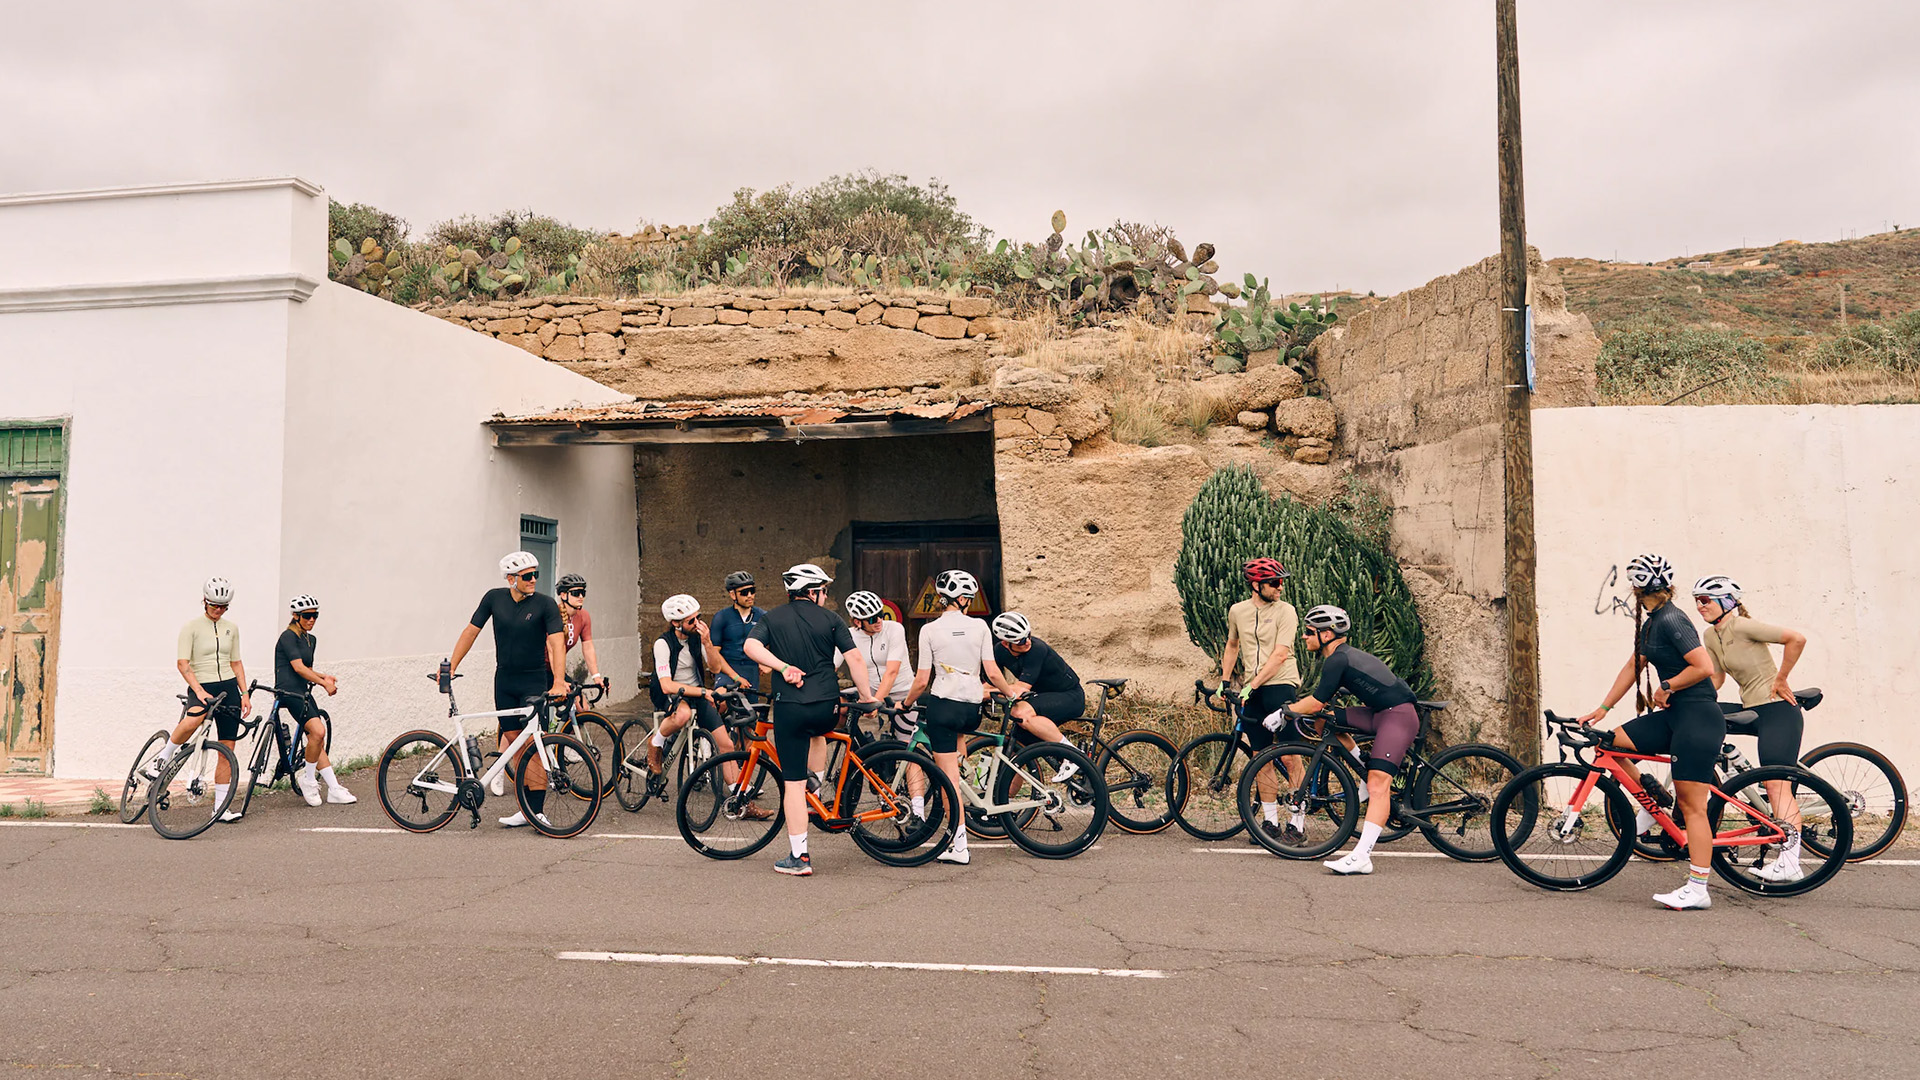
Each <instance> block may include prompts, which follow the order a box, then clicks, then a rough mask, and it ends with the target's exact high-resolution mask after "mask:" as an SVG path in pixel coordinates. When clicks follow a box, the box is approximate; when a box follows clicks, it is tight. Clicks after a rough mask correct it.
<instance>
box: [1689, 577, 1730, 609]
mask: <svg viewBox="0 0 1920 1080" xmlns="http://www.w3.org/2000/svg"><path fill="white" fill-rule="evenodd" d="M1693 595H1695V596H1711V597H1713V598H1714V599H1715V600H1718V601H1721V603H1722V606H1725V607H1733V606H1734V605H1736V604H1738V603H1739V602H1740V583H1739V582H1737V581H1735V580H1733V579H1732V578H1730V577H1728V576H1727V575H1725V574H1708V575H1707V576H1706V577H1703V578H1701V579H1700V580H1699V581H1696V582H1694V583H1693Z"/></svg>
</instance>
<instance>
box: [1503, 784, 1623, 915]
mask: <svg viewBox="0 0 1920 1080" xmlns="http://www.w3.org/2000/svg"><path fill="white" fill-rule="evenodd" d="M1594 771H1595V770H1594V769H1593V768H1592V767H1590V766H1586V765H1575V764H1571V763H1567V762H1555V763H1552V764H1547V765H1535V766H1534V767H1533V768H1531V769H1528V770H1526V771H1524V772H1522V773H1521V774H1520V775H1518V776H1516V777H1514V778H1513V780H1512V782H1510V783H1508V784H1507V786H1506V787H1504V788H1501V789H1500V794H1499V795H1498V796H1496V797H1495V798H1494V800H1493V826H1492V836H1493V846H1494V850H1496V851H1497V852H1498V853H1499V855H1500V861H1501V862H1503V863H1505V864H1506V866H1507V869H1509V870H1511V871H1513V872H1514V874H1515V875H1516V876H1517V877H1519V878H1520V880H1522V881H1524V882H1526V883H1528V884H1529V885H1537V886H1539V887H1540V888H1542V889H1551V890H1553V891H1555V892H1579V891H1581V890H1583V889H1591V888H1593V887H1594V886H1596V885H1599V884H1602V883H1603V882H1606V881H1607V880H1609V879H1611V878H1612V877H1613V876H1614V875H1615V874H1618V873H1619V872H1620V868H1621V867H1623V866H1625V865H1627V860H1628V859H1630V858H1632V857H1633V847H1632V845H1631V844H1629V843H1628V842H1627V840H1626V839H1625V838H1624V837H1622V836H1620V835H1619V834H1618V833H1616V832H1614V831H1613V829H1612V828H1610V827H1609V826H1608V825H1607V823H1606V815H1607V811H1606V810H1604V809H1602V807H1601V806H1595V805H1594V804H1593V793H1589V794H1588V797H1587V801H1586V802H1585V803H1584V804H1583V805H1581V806H1579V807H1571V806H1569V805H1568V802H1569V800H1570V799H1571V797H1572V795H1573V793H1574V791H1575V790H1576V789H1577V788H1578V787H1579V785H1580V784H1581V783H1583V782H1584V781H1585V780H1586V778H1587V774H1589V773H1591V772H1594ZM1593 791H1594V792H1595V793H1598V794H1599V796H1600V798H1601V800H1602V805H1603V806H1607V807H1611V808H1612V809H1613V810H1614V811H1615V812H1616V816H1618V815H1619V814H1627V815H1629V819H1630V815H1631V814H1632V809H1631V806H1632V803H1631V801H1630V800H1629V799H1628V798H1627V793H1626V791H1625V790H1623V789H1622V788H1621V787H1620V783H1619V781H1617V780H1615V779H1614V778H1613V777H1612V776H1609V775H1606V774H1604V773H1603V774H1602V775H1601V776H1600V778H1599V781H1598V782H1597V783H1596V784H1595V786H1594V789H1593ZM1576 844H1580V845H1584V846H1583V849H1582V850H1581V851H1578V852H1576V851H1574V850H1573V847H1574V845H1576ZM1578 867H1585V868H1586V869H1585V871H1584V872H1575V873H1555V872H1551V871H1554V870H1557V869H1561V868H1566V869H1574V868H1578Z"/></svg>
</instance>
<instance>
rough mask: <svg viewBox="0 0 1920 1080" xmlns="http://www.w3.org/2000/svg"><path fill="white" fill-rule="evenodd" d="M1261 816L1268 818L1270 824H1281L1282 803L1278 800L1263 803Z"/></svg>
mask: <svg viewBox="0 0 1920 1080" xmlns="http://www.w3.org/2000/svg"><path fill="white" fill-rule="evenodd" d="M1260 816H1261V817H1264V818H1266V819H1267V824H1269V825H1278V824H1280V804H1279V803H1277V802H1263V803H1261V804H1260Z"/></svg>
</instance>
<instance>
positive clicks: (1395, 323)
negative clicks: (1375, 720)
mask: <svg viewBox="0 0 1920 1080" xmlns="http://www.w3.org/2000/svg"><path fill="white" fill-rule="evenodd" d="M1528 270H1529V274H1530V276H1531V277H1532V279H1533V287H1532V307H1533V314H1534V353H1535V358H1536V362H1535V368H1536V392H1535V395H1534V406H1535V408H1549V407H1555V406H1570V405H1587V404H1592V401H1593V392H1594V390H1593V387H1594V376H1593V362H1594V359H1595V358H1596V357H1597V356H1598V355H1599V349H1600V342H1599V339H1598V338H1597V337H1596V336H1595V335H1594V333H1593V328H1592V327H1591V326H1590V325H1589V324H1588V322H1587V319H1586V316H1584V315H1577V314H1572V313H1569V312H1568V311H1567V310H1566V290H1565V289H1564V288H1563V287H1562V286H1561V285H1560V282H1559V278H1558V277H1557V276H1556V275H1554V273H1553V271H1552V270H1551V268H1549V267H1547V266H1545V265H1544V264H1543V263H1541V262H1540V259H1539V253H1538V252H1535V251H1531V250H1529V252H1528ZM1499 289H1500V259H1499V257H1498V256H1495V257H1492V258H1488V259H1484V260H1482V261H1481V262H1479V263H1476V264H1474V265H1473V266H1470V267H1467V268H1466V269H1465V270H1462V271H1460V272H1459V273H1456V274H1452V275H1449V276H1447V277H1443V278H1436V279H1434V280H1433V281H1430V282H1428V283H1427V284H1425V285H1423V286H1421V287H1419V288H1417V289H1413V290H1411V291H1409V292H1406V293H1402V294H1400V295H1399V296H1395V297H1391V298H1389V299H1388V300H1386V301H1385V302H1384V303H1381V304H1380V305H1378V306H1376V307H1373V308H1370V309H1368V310H1367V311H1364V312H1362V313H1360V314H1359V315H1356V316H1354V317H1353V318H1352V319H1351V320H1350V321H1348V322H1346V323H1344V324H1342V325H1340V326H1338V327H1335V328H1334V329H1333V330H1330V331H1328V332H1327V333H1326V334H1323V335H1321V337H1320V338H1319V340H1318V341H1316V342H1315V343H1314V347H1313V358H1314V360H1315V362H1316V363H1317V365H1318V373H1319V377H1320V379H1321V381H1322V382H1323V383H1324V384H1325V385H1326V388H1327V395H1328V397H1329V398H1331V400H1332V402H1333V405H1334V407H1335V409H1336V410H1337V411H1338V414H1339V446H1340V449H1341V451H1343V452H1344V453H1345V454H1346V455H1348V456H1349V457H1351V458H1352V459H1353V462H1354V464H1355V466H1356V467H1357V468H1358V469H1359V470H1361V472H1362V473H1363V475H1365V476H1366V477H1367V478H1368V479H1369V480H1371V481H1372V482H1374V483H1376V484H1378V485H1379V486H1380V487H1381V488H1382V490H1383V491H1384V492H1385V493H1386V496H1387V499H1388V501H1389V502H1390V503H1391V504H1392V507H1393V525H1392V539H1391V544H1392V548H1393V553H1394V555H1395V556H1396V557H1398V558H1399V560H1400V561H1401V563H1402V564H1403V566H1404V567H1406V569H1407V571H1408V583H1409V585H1410V586H1411V587H1412V588H1413V590H1414V593H1415V596H1416V599H1417V601H1418V602H1419V605H1420V614H1421V618H1422V621H1423V622H1424V623H1425V625H1426V629H1427V635H1428V650H1427V655H1428V658H1429V660H1430V661H1431V663H1432V664H1433V668H1434V674H1435V676H1436V677H1437V679H1438V681H1439V684H1440V690H1441V693H1442V694H1443V696H1446V697H1449V698H1451V699H1453V701H1454V702H1455V706H1454V708H1453V709H1452V710H1450V713H1449V716H1448V730H1449V732H1450V733H1452V734H1454V735H1455V736H1456V737H1465V736H1466V735H1468V734H1469V733H1474V732H1477V733H1478V734H1479V735H1480V736H1481V737H1485V738H1490V739H1494V740H1496V741H1497V740H1498V738H1499V737H1500V735H1501V729H1502V727H1503V725H1504V709H1505V700H1506V670H1505V663H1506V659H1505V658H1506V651H1505V646H1504V644H1503V643H1504V642H1505V641H1506V637H1507V632H1506V625H1505V621H1504V620H1505V617H1506V616H1505V610H1504V606H1503V604H1504V600H1505V596H1506V582H1505V573H1506V558H1505V539H1504V537H1505V527H1506V493H1505V486H1504V485H1505V473H1504V457H1503V453H1502V449H1501V442H1500V410H1501V402H1502V400H1503V399H1502V398H1501V397H1500V394H1501V393H1502V391H1501V390H1500V389H1499V387H1500V385H1501V378H1500V367H1499V365H1500V300H1499V295H1498V294H1499Z"/></svg>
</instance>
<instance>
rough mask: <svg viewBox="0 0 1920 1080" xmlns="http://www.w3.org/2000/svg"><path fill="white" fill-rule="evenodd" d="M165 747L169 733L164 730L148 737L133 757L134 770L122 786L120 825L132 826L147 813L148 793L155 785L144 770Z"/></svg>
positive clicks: (128, 773) (132, 769) (129, 770)
mask: <svg viewBox="0 0 1920 1080" xmlns="http://www.w3.org/2000/svg"><path fill="white" fill-rule="evenodd" d="M165 745H167V731H166V729H164V728H162V729H161V730H159V731H156V732H154V733H153V734H151V735H149V736H147V741H146V742H145V743H143V744H141V747H140V752H139V753H138V754H135V755H134V756H133V768H131V769H128V770H127V779H126V782H125V783H123V784H121V785H120V823H121V824H122V825H131V824H133V823H134V822H136V821H139V820H140V815H142V814H144V813H146V812H147V793H148V791H149V789H150V788H151V787H152V786H153V783H152V781H150V780H148V779H147V778H146V776H145V775H144V774H143V773H142V770H143V769H145V768H146V767H147V766H148V765H149V764H150V763H151V762H152V761H153V760H154V759H155V758H158V757H159V756H160V748H161V747H163V746H165ZM155 771H156V772H157V771H158V770H157V769H156V770H155Z"/></svg>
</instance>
